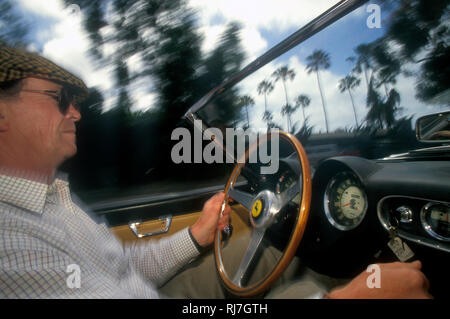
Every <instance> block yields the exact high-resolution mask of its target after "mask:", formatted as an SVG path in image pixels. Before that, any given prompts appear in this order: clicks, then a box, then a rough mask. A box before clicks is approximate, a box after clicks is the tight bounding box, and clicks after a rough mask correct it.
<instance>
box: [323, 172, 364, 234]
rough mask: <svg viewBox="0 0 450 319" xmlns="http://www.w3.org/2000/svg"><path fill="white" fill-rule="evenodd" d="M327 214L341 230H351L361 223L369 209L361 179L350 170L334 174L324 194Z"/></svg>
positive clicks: (329, 219) (331, 221)
mask: <svg viewBox="0 0 450 319" xmlns="http://www.w3.org/2000/svg"><path fill="white" fill-rule="evenodd" d="M324 209H325V215H326V217H327V219H328V221H329V222H330V224H331V225H333V226H334V227H336V228H337V229H339V230H350V229H354V228H356V227H357V226H358V225H359V224H361V222H362V220H363V219H364V216H365V214H366V210H367V196H366V193H365V191H364V189H363V186H362V184H361V182H360V181H359V179H358V178H357V177H356V176H355V175H354V174H352V173H350V172H342V173H339V174H337V175H336V176H334V177H333V178H332V179H331V180H330V181H329V182H328V185H327V188H326V190H325V195H324Z"/></svg>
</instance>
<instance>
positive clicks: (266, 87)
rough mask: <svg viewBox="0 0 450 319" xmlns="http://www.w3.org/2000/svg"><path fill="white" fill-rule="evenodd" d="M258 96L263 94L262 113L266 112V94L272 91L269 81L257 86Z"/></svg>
mask: <svg viewBox="0 0 450 319" xmlns="http://www.w3.org/2000/svg"><path fill="white" fill-rule="evenodd" d="M257 90H258V94H259V95H261V94H264V111H265V112H266V111H267V94H270V92H272V91H273V84H272V82H270V81H267V80H264V81H261V82H260V83H259V84H258V88H257Z"/></svg>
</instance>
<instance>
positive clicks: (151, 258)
mask: <svg viewBox="0 0 450 319" xmlns="http://www.w3.org/2000/svg"><path fill="white" fill-rule="evenodd" d="M125 254H127V255H129V257H130V258H131V259H132V261H133V264H134V265H135V267H136V268H137V269H138V270H139V271H140V272H141V273H142V275H143V276H144V277H145V278H147V279H148V280H150V281H151V282H152V283H153V284H154V285H156V286H158V287H159V286H161V285H163V284H164V283H165V282H166V281H167V280H169V279H170V278H171V277H172V276H173V275H175V274H176V273H177V272H178V271H179V270H180V269H181V268H182V267H183V266H185V265H186V264H188V263H190V262H191V261H193V260H194V259H195V258H196V257H197V256H198V255H199V254H200V253H199V251H198V249H197V248H196V246H195V244H194V242H193V241H192V239H191V236H190V235H189V229H188V228H185V229H183V230H181V231H179V232H177V233H175V234H173V235H172V236H169V237H165V238H162V239H159V240H151V241H146V242H139V241H137V242H135V243H134V244H133V245H130V246H126V247H125Z"/></svg>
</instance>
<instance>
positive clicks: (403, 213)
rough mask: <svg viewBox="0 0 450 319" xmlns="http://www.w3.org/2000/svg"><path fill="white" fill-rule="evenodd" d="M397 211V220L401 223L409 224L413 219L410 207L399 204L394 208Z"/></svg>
mask: <svg viewBox="0 0 450 319" xmlns="http://www.w3.org/2000/svg"><path fill="white" fill-rule="evenodd" d="M395 211H396V212H397V216H398V221H399V222H400V223H403V224H409V223H412V221H413V212H412V209H411V208H409V207H408V206H400V207H397V209H396V210H395Z"/></svg>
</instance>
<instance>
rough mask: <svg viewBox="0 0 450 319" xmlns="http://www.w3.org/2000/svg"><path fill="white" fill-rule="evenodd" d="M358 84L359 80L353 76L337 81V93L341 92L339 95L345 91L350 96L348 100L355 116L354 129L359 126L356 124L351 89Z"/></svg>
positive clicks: (356, 119)
mask: <svg viewBox="0 0 450 319" xmlns="http://www.w3.org/2000/svg"><path fill="white" fill-rule="evenodd" d="M360 83H361V80H360V79H358V78H357V77H355V76H353V75H347V76H346V77H345V78H343V79H340V80H339V91H341V93H344V92H345V91H347V92H348V94H349V96H350V100H351V101H352V107H353V114H354V115H355V124H356V127H358V125H359V124H358V118H357V116H356V108H355V102H354V101H353V95H352V89H354V88H355V87H357V86H359V84H360Z"/></svg>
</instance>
